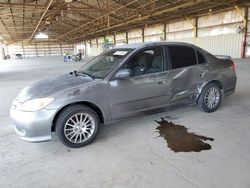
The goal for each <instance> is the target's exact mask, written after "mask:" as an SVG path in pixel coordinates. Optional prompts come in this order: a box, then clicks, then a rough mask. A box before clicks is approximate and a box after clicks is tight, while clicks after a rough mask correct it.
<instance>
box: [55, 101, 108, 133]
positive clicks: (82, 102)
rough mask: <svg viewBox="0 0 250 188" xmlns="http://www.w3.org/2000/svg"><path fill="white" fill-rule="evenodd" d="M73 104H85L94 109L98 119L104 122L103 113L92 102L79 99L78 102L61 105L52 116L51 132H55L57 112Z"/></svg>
mask: <svg viewBox="0 0 250 188" xmlns="http://www.w3.org/2000/svg"><path fill="white" fill-rule="evenodd" d="M74 105H85V106H87V107H89V108H91V109H92V110H94V111H95V112H96V113H97V115H98V117H99V119H100V123H104V115H103V112H102V110H101V109H100V108H99V107H98V106H97V105H96V104H94V103H91V102H88V101H79V102H74V103H70V104H67V105H65V106H63V107H62V108H61V109H60V110H59V111H58V112H57V113H56V115H55V116H54V118H53V121H52V126H51V132H55V129H56V128H55V123H56V120H57V118H58V116H59V114H60V113H61V112H62V111H63V110H64V109H65V108H68V107H70V106H74Z"/></svg>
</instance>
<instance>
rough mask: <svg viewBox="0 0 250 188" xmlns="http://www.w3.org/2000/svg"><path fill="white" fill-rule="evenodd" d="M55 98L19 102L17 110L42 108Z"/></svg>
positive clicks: (32, 110) (29, 110)
mask: <svg viewBox="0 0 250 188" xmlns="http://www.w3.org/2000/svg"><path fill="white" fill-rule="evenodd" d="M53 100H54V98H38V99H30V100H27V101H25V102H23V103H19V104H18V105H17V110H22V111H28V112H34V111H38V110H41V109H43V108H45V107H46V106H48V105H49V104H50V103H51V102H52V101H53Z"/></svg>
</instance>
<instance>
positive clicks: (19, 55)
mask: <svg viewBox="0 0 250 188" xmlns="http://www.w3.org/2000/svg"><path fill="white" fill-rule="evenodd" d="M15 58H16V59H23V55H22V54H16V55H15Z"/></svg>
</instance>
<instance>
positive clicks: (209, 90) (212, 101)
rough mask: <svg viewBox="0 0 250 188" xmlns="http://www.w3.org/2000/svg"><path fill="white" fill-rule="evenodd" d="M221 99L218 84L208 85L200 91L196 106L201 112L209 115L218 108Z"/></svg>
mask: <svg viewBox="0 0 250 188" xmlns="http://www.w3.org/2000/svg"><path fill="white" fill-rule="evenodd" d="M221 99H222V93H221V89H220V87H219V86H218V84H216V83H210V84H208V85H206V86H205V87H204V88H203V89H202V92H201V95H200V97H199V100H198V104H199V106H200V108H201V109H202V110H203V111H205V112H208V113H211V112H214V111H216V110H217V109H218V108H219V106H220V103H221Z"/></svg>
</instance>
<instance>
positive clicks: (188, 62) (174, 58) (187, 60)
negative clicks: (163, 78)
mask: <svg viewBox="0 0 250 188" xmlns="http://www.w3.org/2000/svg"><path fill="white" fill-rule="evenodd" d="M168 48H169V53H170V57H171V63H172V69H177V68H181V67H187V66H192V65H196V64H197V63H196V55H195V51H194V49H193V48H190V47H187V46H169V47H168Z"/></svg>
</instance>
